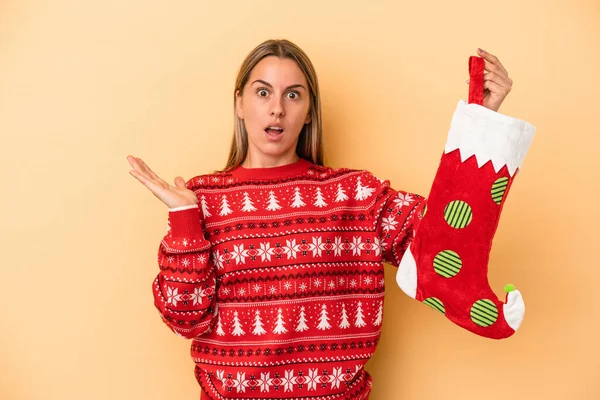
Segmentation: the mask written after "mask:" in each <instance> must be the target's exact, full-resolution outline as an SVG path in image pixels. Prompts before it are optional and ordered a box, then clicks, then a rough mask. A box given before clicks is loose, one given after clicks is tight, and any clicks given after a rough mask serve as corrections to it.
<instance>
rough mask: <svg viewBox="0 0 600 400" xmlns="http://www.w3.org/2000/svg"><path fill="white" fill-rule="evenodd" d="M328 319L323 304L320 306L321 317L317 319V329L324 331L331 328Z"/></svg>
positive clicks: (325, 307) (325, 306)
mask: <svg viewBox="0 0 600 400" xmlns="http://www.w3.org/2000/svg"><path fill="white" fill-rule="evenodd" d="M328 321H329V317H328V316H327V305H325V304H323V305H322V306H321V317H320V318H319V325H317V329H321V330H323V331H324V330H325V329H329V328H331V325H329V322H328Z"/></svg>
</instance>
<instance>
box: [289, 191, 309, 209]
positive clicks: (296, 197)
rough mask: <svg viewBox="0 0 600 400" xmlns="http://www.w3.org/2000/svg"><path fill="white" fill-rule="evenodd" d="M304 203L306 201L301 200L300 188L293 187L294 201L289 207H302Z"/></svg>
mask: <svg viewBox="0 0 600 400" xmlns="http://www.w3.org/2000/svg"><path fill="white" fill-rule="evenodd" d="M305 205H306V203H305V202H304V201H303V200H302V195H301V194H300V188H299V187H296V188H294V202H293V203H292V205H291V207H294V208H299V207H304V206H305Z"/></svg>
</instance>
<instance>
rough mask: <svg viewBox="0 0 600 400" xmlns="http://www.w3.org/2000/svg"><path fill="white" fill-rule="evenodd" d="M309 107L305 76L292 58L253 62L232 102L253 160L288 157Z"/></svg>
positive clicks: (304, 121)
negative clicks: (246, 78)
mask: <svg viewBox="0 0 600 400" xmlns="http://www.w3.org/2000/svg"><path fill="white" fill-rule="evenodd" d="M309 106H310V94H309V91H308V85H307V83H306V78H305V77H304V74H303V73H302V71H301V70H300V68H299V67H298V65H297V64H296V62H295V61H293V60H290V59H288V58H283V59H282V58H279V57H276V56H268V57H265V58H263V59H262V60H261V61H260V62H259V63H258V64H256V66H255V67H254V69H253V70H252V72H251V73H250V78H249V79H248V82H247V83H246V85H245V86H244V88H243V95H242V96H239V93H237V101H236V113H237V116H238V117H239V118H241V119H243V120H244V124H245V126H246V130H247V131H248V152H249V153H250V156H251V158H252V160H253V162H256V161H259V162H260V160H264V161H267V162H274V161H276V160H277V159H279V158H281V157H284V158H287V157H292V156H293V155H294V154H295V152H296V144H297V143H298V136H300V132H301V131H302V127H303V126H304V124H307V123H309V122H310V114H309V112H308V110H309ZM270 128H273V129H270Z"/></svg>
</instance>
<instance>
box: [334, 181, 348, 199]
mask: <svg viewBox="0 0 600 400" xmlns="http://www.w3.org/2000/svg"><path fill="white" fill-rule="evenodd" d="M346 200H348V196H347V195H346V192H344V188H343V187H342V184H341V183H338V186H337V194H336V197H335V201H336V202H340V201H346Z"/></svg>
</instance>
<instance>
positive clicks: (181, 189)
mask: <svg viewBox="0 0 600 400" xmlns="http://www.w3.org/2000/svg"><path fill="white" fill-rule="evenodd" d="M127 161H129V164H131V166H132V167H133V169H132V170H131V171H129V173H130V174H131V175H133V177H134V178H136V179H137V180H138V181H140V182H141V183H142V184H144V186H146V187H147V188H148V189H150V191H151V192H152V193H153V194H154V195H155V196H156V197H158V198H159V199H160V201H162V202H163V203H165V204H166V205H167V206H168V207H169V208H175V207H183V206H190V205H195V204H197V203H198V197H197V196H196V193H194V192H193V191H191V190H189V189H188V188H186V186H185V180H184V179H183V178H182V177H181V176H177V177H175V186H172V185H169V184H168V183H167V182H165V181H164V180H162V179H161V178H160V177H159V176H158V175H156V174H155V173H154V172H153V171H152V170H151V169H150V168H149V167H148V166H147V165H146V163H145V162H144V161H142V159H141V158H138V157H134V156H131V155H128V156H127Z"/></svg>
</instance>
